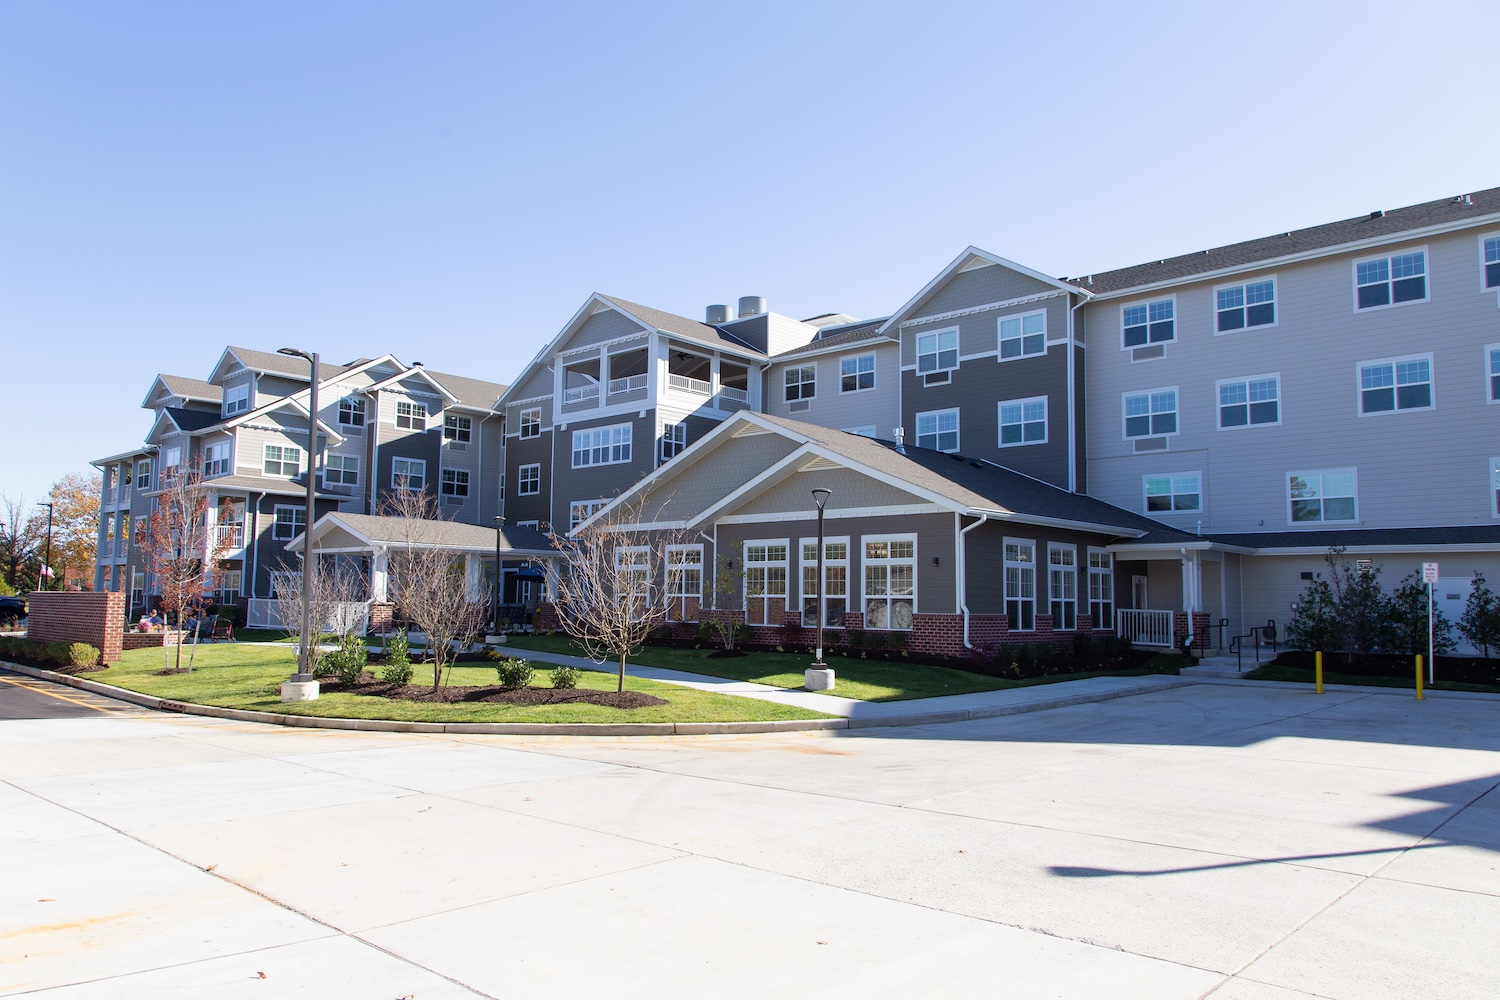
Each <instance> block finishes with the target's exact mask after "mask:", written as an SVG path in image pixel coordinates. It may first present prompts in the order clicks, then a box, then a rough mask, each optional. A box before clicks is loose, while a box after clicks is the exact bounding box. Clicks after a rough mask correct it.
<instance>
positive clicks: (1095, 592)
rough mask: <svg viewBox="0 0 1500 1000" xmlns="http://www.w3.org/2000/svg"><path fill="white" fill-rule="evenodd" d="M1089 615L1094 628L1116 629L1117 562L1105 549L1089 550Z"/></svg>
mask: <svg viewBox="0 0 1500 1000" xmlns="http://www.w3.org/2000/svg"><path fill="white" fill-rule="evenodd" d="M1089 615H1090V616H1091V617H1092V618H1093V619H1094V628H1098V629H1112V628H1114V627H1115V560H1114V556H1112V555H1111V554H1110V553H1108V552H1106V551H1105V550H1104V549H1094V548H1091V549H1089Z"/></svg>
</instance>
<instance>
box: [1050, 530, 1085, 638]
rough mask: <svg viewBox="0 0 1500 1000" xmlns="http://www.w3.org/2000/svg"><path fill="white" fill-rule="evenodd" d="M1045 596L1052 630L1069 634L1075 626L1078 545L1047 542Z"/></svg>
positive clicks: (1076, 621) (1076, 614)
mask: <svg viewBox="0 0 1500 1000" xmlns="http://www.w3.org/2000/svg"><path fill="white" fill-rule="evenodd" d="M1047 596H1048V598H1049V600H1048V607H1049V608H1050V609H1051V611H1052V627H1053V628H1054V629H1059V630H1061V631H1064V632H1071V631H1073V630H1074V629H1076V628H1077V627H1078V546H1076V545H1063V544H1061V543H1060V542H1048V543H1047Z"/></svg>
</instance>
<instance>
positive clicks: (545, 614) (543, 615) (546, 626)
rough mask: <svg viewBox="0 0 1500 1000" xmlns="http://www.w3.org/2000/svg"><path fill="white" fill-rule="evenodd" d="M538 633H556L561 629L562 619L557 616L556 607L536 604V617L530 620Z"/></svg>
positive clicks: (548, 604)
mask: <svg viewBox="0 0 1500 1000" xmlns="http://www.w3.org/2000/svg"><path fill="white" fill-rule="evenodd" d="M531 621H532V625H533V626H534V627H535V628H536V630H537V631H538V632H556V631H557V630H558V629H560V628H562V619H561V618H559V617H558V616H557V605H555V604H550V603H547V604H538V605H537V606H536V615H535V616H534V617H533V618H532V619H531Z"/></svg>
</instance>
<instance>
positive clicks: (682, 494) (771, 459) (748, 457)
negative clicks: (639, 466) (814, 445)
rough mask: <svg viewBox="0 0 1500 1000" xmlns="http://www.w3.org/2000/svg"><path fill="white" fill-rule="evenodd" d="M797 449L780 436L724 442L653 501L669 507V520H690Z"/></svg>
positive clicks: (689, 465) (664, 486)
mask: <svg viewBox="0 0 1500 1000" xmlns="http://www.w3.org/2000/svg"><path fill="white" fill-rule="evenodd" d="M691 431H692V427H691V425H689V433H691ZM796 448H797V445H796V443H795V442H793V441H790V440H788V439H787V438H785V437H782V436H781V435H780V434H754V435H750V436H748V437H737V438H730V439H729V440H727V441H720V442H719V444H718V445H717V446H716V447H715V448H714V449H713V450H712V451H711V452H709V453H707V454H704V455H702V456H698V457H696V458H695V460H694V461H692V462H691V463H687V464H684V465H683V467H682V469H681V471H680V472H678V473H675V474H674V475H672V476H671V477H670V478H669V479H666V480H665V481H663V482H662V483H661V485H660V486H659V487H657V489H656V490H655V491H654V496H653V499H654V500H655V501H656V502H661V503H667V504H668V505H669V509H670V510H671V511H672V513H669V514H667V515H665V517H667V518H670V519H673V520H676V519H680V518H687V517H690V516H692V515H694V514H697V513H698V512H700V511H702V510H703V509H704V508H705V507H708V506H710V505H711V504H713V503H715V502H717V501H719V500H721V499H723V498H724V497H725V496H727V495H728V494H730V493H732V492H734V491H735V490H736V489H738V488H739V487H741V486H743V485H744V484H745V483H746V482H748V481H749V480H751V479H753V478H755V477H756V476H758V475H760V474H761V473H762V472H764V471H765V470H766V469H767V468H769V467H770V466H772V465H774V464H775V463H776V462H778V461H780V460H781V459H783V458H785V457H786V456H787V455H789V454H791V452H793V451H794V450H796ZM809 499H811V498H810V497H809Z"/></svg>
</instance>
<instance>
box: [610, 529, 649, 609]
mask: <svg viewBox="0 0 1500 1000" xmlns="http://www.w3.org/2000/svg"><path fill="white" fill-rule="evenodd" d="M615 600H616V601H626V602H629V604H630V606H631V617H632V618H642V617H645V615H646V612H647V611H648V610H649V609H650V607H651V552H650V549H648V548H647V547H646V546H644V545H617V546H615Z"/></svg>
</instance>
